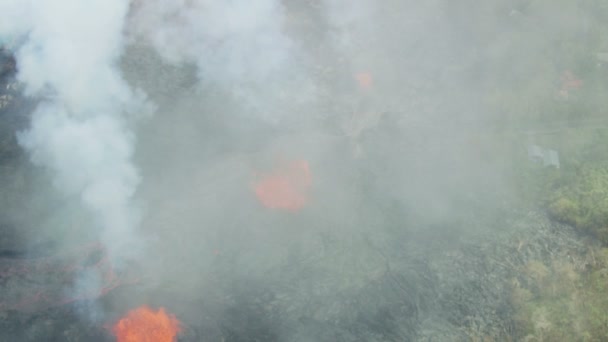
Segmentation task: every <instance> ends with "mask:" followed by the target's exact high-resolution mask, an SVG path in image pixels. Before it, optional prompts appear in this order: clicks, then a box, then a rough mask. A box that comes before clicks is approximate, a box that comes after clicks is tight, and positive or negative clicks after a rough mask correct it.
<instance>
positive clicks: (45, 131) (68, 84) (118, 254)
mask: <svg viewBox="0 0 608 342" xmlns="http://www.w3.org/2000/svg"><path fill="white" fill-rule="evenodd" d="M128 9H129V2H128V1H127V0H91V1H86V2H85V1H78V0H44V1H23V0H15V1H3V2H1V3H0V13H3V20H2V22H0V35H13V36H22V37H25V39H24V41H23V43H22V44H21V45H20V46H19V47H18V48H17V51H16V55H17V60H18V65H19V73H18V79H19V80H20V81H21V82H22V83H23V84H24V85H25V89H26V93H27V94H28V95H30V96H32V97H34V98H37V99H39V100H40V101H41V104H40V105H39V107H38V108H37V109H36V110H35V112H34V113H33V114H32V122H31V127H30V128H29V129H28V130H27V131H25V132H22V133H21V134H20V135H19V141H20V143H21V144H22V145H23V146H24V147H25V148H26V149H27V150H28V151H29V152H30V153H31V158H32V161H33V162H34V163H35V164H37V165H40V166H43V167H45V168H48V169H49V170H51V171H52V172H53V173H54V175H55V184H56V185H57V187H58V188H59V189H60V190H61V191H63V192H65V193H66V194H68V195H73V196H79V197H80V198H81V200H82V203H83V204H84V205H85V207H86V208H88V209H89V210H90V211H91V213H92V214H93V216H94V217H95V218H96V222H94V225H96V226H98V227H99V228H101V231H102V233H101V239H102V242H104V244H105V245H106V246H107V248H108V251H109V253H110V256H111V257H112V258H113V259H114V260H118V259H120V258H123V257H125V256H127V254H129V253H130V252H131V251H133V250H134V249H135V248H133V247H134V246H135V245H136V242H137V241H138V239H137V238H136V234H135V231H136V228H137V225H138V221H139V214H138V211H137V210H136V209H137V208H136V207H135V206H134V204H133V196H134V193H135V190H136V188H137V185H138V183H139V175H138V172H137V170H136V167H135V166H134V164H133V161H132V154H133V149H134V136H133V134H132V133H131V130H130V121H131V118H130V114H134V113H136V112H137V111H139V110H142V108H143V107H141V106H140V105H141V104H142V98H141V96H140V95H139V94H136V93H134V92H133V91H132V90H131V89H130V88H129V86H128V85H127V83H126V82H125V81H124V80H123V79H122V77H121V74H120V72H119V69H118V67H117V62H118V59H119V58H120V56H121V54H122V51H123V30H124V22H125V18H126V15H127V12H128ZM127 246H128V247H127Z"/></svg>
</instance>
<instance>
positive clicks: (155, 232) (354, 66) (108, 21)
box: [0, 0, 512, 341]
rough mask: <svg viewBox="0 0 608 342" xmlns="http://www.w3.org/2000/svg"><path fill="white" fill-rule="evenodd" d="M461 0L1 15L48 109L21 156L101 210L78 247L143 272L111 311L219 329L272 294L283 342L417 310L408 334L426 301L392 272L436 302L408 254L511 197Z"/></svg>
mask: <svg viewBox="0 0 608 342" xmlns="http://www.w3.org/2000/svg"><path fill="white" fill-rule="evenodd" d="M447 7H449V5H446V2H445V1H439V0H437V1H426V2H423V3H422V2H419V1H385V2H379V1H371V0H360V1H345V0H324V1H314V0H313V1H295V0H294V1H288V0H284V1H280V0H233V1H208V0H175V1H171V0H133V1H127V0H91V1H86V2H84V1H78V0H55V1H53V0H46V1H39V2H36V1H22V0H8V1H6V0H5V1H3V2H0V13H9V14H10V15H6V16H5V18H4V19H3V20H2V21H0V36H3V35H6V36H9V35H10V36H12V37H18V39H17V40H16V41H18V42H19V44H18V45H17V47H16V48H15V51H14V52H15V54H16V56H17V60H18V69H19V70H18V79H19V81H20V82H22V83H23V85H24V86H25V92H26V94H27V95H28V96H30V98H31V100H32V101H36V102H37V107H36V109H35V110H34V112H33V113H32V114H31V123H30V125H29V128H27V129H26V130H24V131H22V132H20V133H19V142H20V144H21V145H22V146H23V147H24V148H25V149H26V150H27V152H28V154H29V156H30V157H31V161H32V162H33V164H35V165H36V166H39V167H41V168H43V169H44V170H48V171H50V173H51V175H52V179H53V183H54V185H55V186H56V189H57V190H58V191H57V194H54V196H55V197H56V198H66V197H67V198H70V199H74V198H76V199H78V201H79V204H78V205H76V206H75V207H74V208H75V209H74V210H75V211H77V210H78V209H82V208H80V207H79V205H80V206H82V207H83V208H84V210H86V211H87V215H90V216H91V217H92V218H94V221H92V222H88V223H89V224H91V225H92V227H83V229H84V230H86V231H87V232H88V233H87V234H85V235H87V237H90V238H91V239H92V240H96V239H99V240H101V242H102V243H103V245H104V246H105V248H106V249H107V250H108V252H109V255H110V257H111V260H112V262H113V263H114V264H115V266H117V267H118V268H120V266H121V265H122V261H124V260H129V259H131V260H135V261H136V263H135V264H136V265H137V269H138V272H141V274H143V275H144V276H143V277H142V278H141V282H140V283H138V285H137V286H139V287H137V290H136V291H134V292H135V294H132V293H129V292H126V294H124V293H119V294H117V295H116V296H115V297H111V298H109V299H106V301H107V302H105V303H104V304H105V305H106V307H108V308H109V309H108V310H109V311H112V310H114V311H115V312H113V314H119V313H120V312H125V311H126V310H130V309H131V308H133V307H135V306H139V305H142V304H148V305H152V306H154V305H158V306H163V305H167V306H170V309H171V311H175V312H176V315H177V316H178V317H180V315H181V318H180V319H182V320H183V321H184V322H185V324H186V326H188V325H195V324H199V323H200V322H199V321H196V320H199V319H201V318H200V317H202V316H204V315H198V313H199V312H201V311H202V312H205V315H208V316H205V317H213V319H215V320H217V321H222V322H229V323H230V324H232V327H227V328H226V327H224V326H223V325H222V324H224V323H218V324H217V326H213V327H208V328H209V329H208V333H209V334H210V336H211V335H212V333H211V332H212V331H215V330H213V329H216V330H217V329H219V330H222V329H224V330H230V329H237V328H235V326H238V321H240V320H242V321H246V322H252V321H254V320H253V319H252V317H254V318H256V319H258V318H259V317H258V316H261V315H259V314H258V313H256V310H253V311H248V310H249V308H250V307H252V306H253V307H255V306H256V305H258V304H257V303H258V302H256V301H255V300H254V299H252V298H254V297H255V298H258V297H259V298H265V299H268V298H270V299H268V300H269V301H270V300H273V303H275V304H273V305H276V307H278V308H280V310H285V312H289V314H285V315H282V314H278V313H277V312H274V311H273V312H272V313H268V316H269V317H270V316H271V317H272V320H271V322H265V321H264V322H258V323H259V324H260V325H261V326H262V325H265V324H266V325H268V327H265V328H267V329H268V330H269V331H272V334H271V335H272V336H274V339H271V338H269V339H267V340H268V341H272V340H279V341H283V340H285V341H289V340H297V341H301V340H315V341H321V339H316V337H318V334H322V332H323V329H322V328H320V327H317V326H315V325H314V324H313V323H314V322H315V320H318V321H323V320H325V321H326V322H329V321H331V322H349V324H350V323H352V324H353V325H355V324H359V323H360V322H369V320H371V318H369V317H368V316H366V315H368V312H373V313H374V314H375V313H376V311H378V312H379V313H378V317H381V316H382V315H381V314H382V312H381V311H382V310H384V309H382V308H378V307H379V306H384V307H386V308H389V309H386V310H388V311H390V313H387V315H388V314H391V315H392V314H394V315H395V316H398V315H401V314H402V313H403V312H400V313H396V312H397V311H399V310H405V311H407V312H406V313H405V314H403V315H405V316H407V315H409V316H407V317H406V318H402V321H399V322H398V323H395V325H396V326H399V327H404V328H403V329H405V330H407V329H410V330H411V331H413V330H414V328H412V326H413V325H414V323H412V322H413V321H414V320H415V319H417V318H414V316H416V315H418V314H419V313H420V315H422V313H421V312H423V311H424V310H430V308H431V306H432V305H431V304H428V303H423V302H416V303H414V304H412V302H413V301H415V299H411V300H412V302H408V303H406V304H403V305H402V303H401V302H399V303H397V301H396V300H392V299H390V298H388V296H391V295H392V294H394V293H397V292H399V291H402V290H403V289H397V288H396V287H395V286H393V285H390V284H389V285H386V283H384V282H391V281H393V280H391V279H392V278H391V277H393V276H392V274H391V272H402V274H404V275H403V277H404V279H405V278H407V279H411V282H410V283H409V285H408V286H410V285H411V287H408V288H407V289H406V290H407V291H409V292H410V293H411V294H412V298H415V297H416V295H417V294H420V295H421V296H426V297H433V296H434V295H432V294H430V293H431V292H432V291H434V290H435V289H434V288H432V287H430V286H429V287H426V285H425V283H424V282H423V281H427V280H428V279H426V278H425V279H422V278H417V277H418V274H417V273H416V272H417V271H418V270H417V269H416V267H419V265H421V264H422V262H420V263H415V262H414V260H415V259H416V258H422V257H420V255H423V256H424V257H425V258H426V257H428V260H430V259H432V256H433V255H434V253H435V252H437V251H439V250H449V249H450V248H454V246H457V245H458V243H460V242H461V241H462V240H466V239H467V238H468V237H470V236H474V235H476V234H478V233H480V232H481V231H484V232H488V231H489V230H490V227H489V226H484V224H482V223H480V224H479V225H469V224H468V223H467V222H469V221H468V220H469V219H470V218H471V217H473V216H477V218H478V220H479V221H480V222H482V220H483V219H484V217H485V216H488V217H489V216H491V215H492V213H493V212H494V211H495V210H497V209H499V208H501V207H502V206H505V203H507V202H508V201H509V200H511V199H512V198H511V197H510V196H511V193H510V192H509V189H508V188H509V187H508V182H507V181H506V180H505V177H504V175H505V174H504V165H503V164H502V163H503V161H502V160H497V159H495V158H493V155H494V151H496V150H498V149H500V144H499V143H496V141H494V140H492V138H488V136H489V135H487V134H485V133H486V132H487V130H488V127H485V126H483V124H481V123H480V122H483V120H482V119H483V118H484V115H485V113H484V110H485V109H486V108H484V105H483V104H482V103H481V101H480V100H479V98H478V97H477V96H476V95H475V90H476V87H479V88H481V87H482V82H478V81H477V80H476V77H477V74H476V72H475V70H476V67H477V64H476V63H477V62H478V58H480V57H478V56H477V55H475V53H474V52H471V51H473V50H475V49H473V48H471V49H469V47H468V45H467V44H469V43H470V42H468V41H467V39H468V38H467V39H463V38H458V37H457V33H455V32H452V31H451V28H450V27H449V24H448V23H447V22H448V19H449V18H450V14H449V10H446V8H447ZM470 44H472V43H470ZM448 65H449V66H450V67H448ZM453 65H456V66H455V67H453ZM148 114H152V115H148ZM285 165H288V168H289V167H292V166H293V165H296V166H297V167H294V168H295V169H296V171H295V172H294V171H293V170H289V171H288V172H285V171H284V170H282V169H281V167H284V166H285ZM290 165H291V166H290ZM302 165H304V166H305V167H304V166H302ZM298 168H299V169H298ZM303 169H305V172H302V170H303ZM277 170H278V171H277ZM298 172H299V173H303V174H304V176H303V177H304V178H305V180H301V179H297V180H295V181H294V183H298V184H297V186H296V188H298V190H302V189H301V188H304V189H305V190H306V194H305V196H304V195H302V196H301V198H299V199H298V201H297V203H296V204H291V205H283V203H279V204H277V200H276V199H274V198H272V194H268V193H272V191H273V190H276V187H277V186H276V183H281V182H283V183H281V184H282V185H281V186H283V187H285V184H284V183H288V182H290V181H292V180H291V179H289V180H287V181H286V180H285V179H284V178H289V177H294V178H297V177H299V176H301V175H300V174H298ZM286 173H287V174H289V176H284V174H286ZM294 173H295V174H296V175H295V176H292V174H294ZM277 174H278V175H279V177H278V178H279V180H278V181H277V178H276V177H275V176H276V175H277ZM273 177H275V178H273ZM281 177H283V178H281ZM269 179H270V180H269ZM260 184H263V186H261V185H260ZM278 187H279V188H280V186H278ZM287 187H288V186H287ZM281 189H282V188H281ZM260 194H261V195H260ZM256 196H257V197H256ZM264 196H268V197H270V199H268V197H264ZM260 197H262V200H260ZM279 202H280V201H279ZM268 203H270V204H268ZM285 207H287V208H289V210H281V209H282V208H285ZM484 223H485V221H484ZM482 226H483V227H482ZM484 229H485V230H484ZM56 238H57V239H58V240H62V239H65V240H69V238H68V237H65V238H64V237H56ZM407 253H410V254H407ZM413 255H416V257H414V256H413ZM389 260H399V262H401V264H400V266H392V265H391V264H390V263H391V262H393V261H389ZM416 260H418V259H416ZM425 262H426V259H425ZM391 267H393V268H391ZM400 267H401V268H400ZM421 268H422V267H421ZM395 269H396V270H395ZM125 270H126V272H129V268H128V267H127V266H125ZM425 271H426V270H425ZM408 277H409V278H408ZM101 278H103V277H99V276H95V275H91V274H87V275H85V276H83V277H82V279H80V280H79V281H78V282H77V283H78V284H80V285H79V286H80V287H88V288H90V287H96V286H97V287H100V286H101V285H100V284H92V283H99V282H102V281H103V280H102V279H101ZM389 278H390V279H389ZM387 279H389V280H387ZM320 284H323V285H320ZM391 284H392V283H391ZM391 286H392V287H391ZM69 290H70V291H71V290H72V289H69ZM272 291H274V292H273V293H279V294H281V293H282V294H283V295H276V298H275V297H273V296H275V294H273V295H267V293H269V292H272ZM281 291H283V292H281ZM366 291H377V293H375V294H373V295H371V296H367V295H366V294H367V292H366ZM378 293H381V294H378ZM383 294H386V295H385V297H383V296H384V295H383ZM376 295H377V296H378V297H374V296H376ZM265 296H266V297H265ZM290 296H293V297H290ZM349 296H350V297H349ZM396 296H397V295H396ZM343 297H348V298H355V299H354V300H353V301H350V302H349V301H340V298H343ZM426 297H425V298H426ZM201 298H202V299H201ZM290 298H291V299H293V300H291V299H290ZM309 298H313V299H311V300H308V299H309ZM370 298H372V299H370ZM374 298H375V299H374ZM400 298H401V297H400ZM358 300H360V302H358ZM400 300H401V299H400ZM407 300H408V299H403V301H407ZM416 300H417V299H416ZM346 302H348V303H350V304H344V303H346ZM355 302H356V303H363V304H361V305H362V306H364V307H365V308H364V309H361V312H358V311H357V313H355V311H354V310H350V309H348V308H349V307H348V305H355V304H352V303H355ZM201 303H203V304H201ZM243 303H244V304H243ZM252 303H253V304H252ZM341 305H342V306H341ZM397 305H401V306H400V307H399V308H397V307H396V306H397ZM408 305H409V306H408ZM260 306H261V304H260ZM403 307H407V310H406V309H403ZM413 307H414V308H413ZM328 308H329V309H328ZM335 308H339V309H340V310H342V309H343V310H342V311H340V310H339V309H335ZM345 308H346V309H345ZM325 309H327V310H325ZM334 309H335V310H334ZM367 309H369V310H367ZM260 310H262V311H263V310H265V309H260ZM277 310H279V309H277ZM323 310H325V311H323ZM332 310H333V311H332ZM417 310H419V311H417ZM405 311H404V312H405ZM263 312H264V313H267V312H266V311H263ZM300 314H301V315H302V317H304V316H306V315H308V316H310V317H313V318H309V319H310V322H308V321H306V319H304V318H301V317H300V316H299V315H300ZM324 315H325V316H324ZM369 315H371V314H369ZM308 316H307V317H308ZM319 317H321V318H319ZM328 317H329V318H328ZM400 317H401V316H400ZM206 319H207V318H206ZM260 320H262V319H260ZM256 322H257V321H256ZM294 322H300V323H301V324H300V325H298V324H296V323H294ZM307 322H308V323H307ZM311 322H313V323H311ZM226 324H228V323H226ZM256 324H257V323H256ZM336 324H338V323H336ZM340 324H342V323H340ZM344 324H346V323H344ZM362 324H363V323H362ZM366 324H367V323H366ZM294 325H295V326H294ZM372 325H373V324H372V323H369V326H370V327H371V326H372ZM361 326H366V325H364V324H363V325H361ZM218 327H219V328H218ZM327 329H329V328H327ZM336 329H337V328H336ZM361 329H363V328H361ZM370 329H371V328H370ZM395 329H396V330H399V329H401V328H395ZM224 330H222V331H224ZM237 330H238V329H237ZM186 331H187V329H186ZM230 331H232V330H230ZM218 334H219V333H218ZM235 334H237V333H235ZM399 334H401V333H395V335H394V336H398V337H395V338H394V340H398V338H399V337H400V338H403V339H402V340H407V338H408V337H411V335H407V334H405V333H403V334H401V335H399ZM412 334H413V333H412ZM330 335H331V334H328V335H327V336H330ZM218 336H219V335H217V336H216V337H218ZM394 336H393V337H394ZM217 339H218V340H219V337H218V338H217ZM234 340H235V341H237V340H238V339H237V338H235V339H234ZM343 340H348V339H343Z"/></svg>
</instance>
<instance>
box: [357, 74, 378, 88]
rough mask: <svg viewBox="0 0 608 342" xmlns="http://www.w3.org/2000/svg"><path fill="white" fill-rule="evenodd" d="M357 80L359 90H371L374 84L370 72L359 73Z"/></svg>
mask: <svg viewBox="0 0 608 342" xmlns="http://www.w3.org/2000/svg"><path fill="white" fill-rule="evenodd" d="M355 79H356V80H357V84H358V85H359V88H361V89H363V90H368V89H370V88H371V87H372V85H373V83H374V79H373V77H372V74H371V73H369V72H358V73H357V74H355Z"/></svg>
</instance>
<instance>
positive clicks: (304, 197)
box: [254, 160, 311, 211]
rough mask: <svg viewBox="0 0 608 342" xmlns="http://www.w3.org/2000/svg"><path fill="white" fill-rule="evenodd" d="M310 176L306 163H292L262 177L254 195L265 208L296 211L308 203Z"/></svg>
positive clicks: (256, 185)
mask: <svg viewBox="0 0 608 342" xmlns="http://www.w3.org/2000/svg"><path fill="white" fill-rule="evenodd" d="M310 185H311V176H310V169H309V167H308V163H307V162H306V161H303V160H300V161H293V162H291V163H287V164H285V165H282V166H280V167H278V168H277V169H276V170H274V171H273V172H271V173H270V174H267V175H264V176H262V178H261V179H260V180H259V181H258V182H257V183H256V184H255V186H254V190H255V194H256V196H257V197H258V199H259V200H260V202H262V204H263V205H264V206H265V207H267V208H272V209H282V210H289V211H297V210H299V209H301V208H302V207H304V206H305V205H306V202H307V201H308V189H309V188H310Z"/></svg>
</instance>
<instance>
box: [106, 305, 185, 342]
mask: <svg viewBox="0 0 608 342" xmlns="http://www.w3.org/2000/svg"><path fill="white" fill-rule="evenodd" d="M180 331H181V328H180V323H179V321H178V320H177V318H175V316H173V315H171V314H167V313H166V312H165V309H163V308H160V309H158V311H156V312H155V311H154V310H152V309H151V308H149V307H148V306H142V307H140V308H137V309H135V310H131V311H130V312H129V313H128V314H127V315H126V316H125V317H123V318H122V319H121V320H119V321H118V322H117V323H116V324H115V325H114V327H113V328H112V332H113V333H114V335H115V336H116V341H117V342H173V341H175V338H176V337H177V334H178V333H179V332H180Z"/></svg>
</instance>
